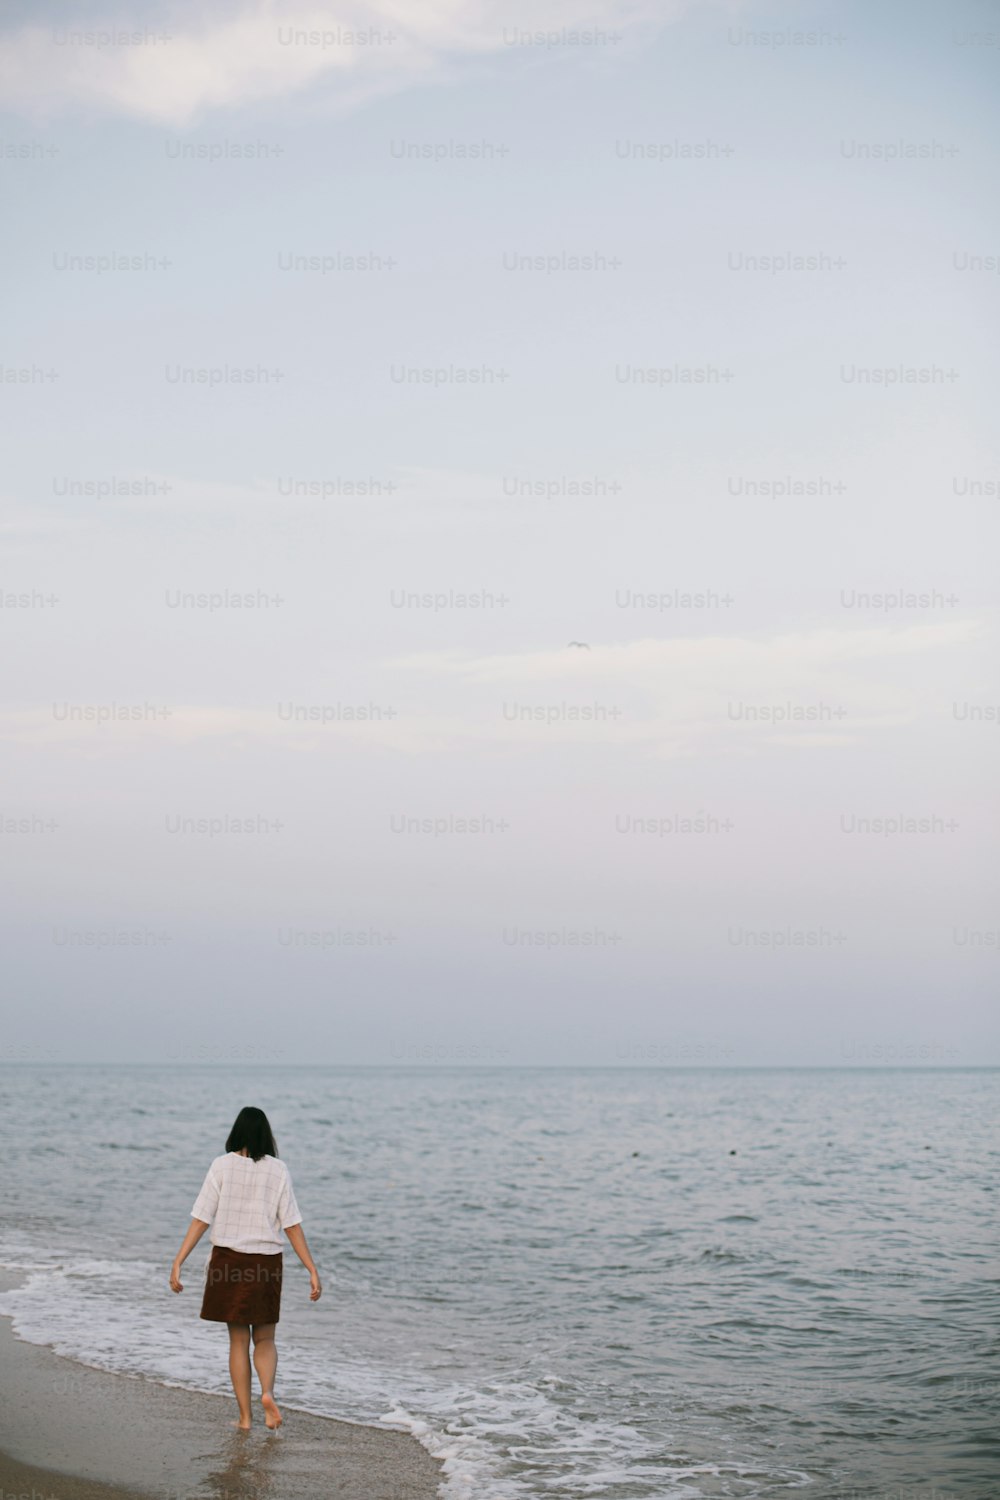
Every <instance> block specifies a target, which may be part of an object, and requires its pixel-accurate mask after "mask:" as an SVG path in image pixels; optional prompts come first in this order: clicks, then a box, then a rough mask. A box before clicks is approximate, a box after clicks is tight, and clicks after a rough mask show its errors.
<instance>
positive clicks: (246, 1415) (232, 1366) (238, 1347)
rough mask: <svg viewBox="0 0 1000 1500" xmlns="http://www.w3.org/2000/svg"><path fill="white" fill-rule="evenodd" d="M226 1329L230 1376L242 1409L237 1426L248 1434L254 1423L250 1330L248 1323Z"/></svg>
mask: <svg viewBox="0 0 1000 1500" xmlns="http://www.w3.org/2000/svg"><path fill="white" fill-rule="evenodd" d="M226 1327H227V1328H228V1329H229V1375H230V1379H231V1380H232V1382H233V1390H234V1391H235V1393H236V1404H237V1405H238V1406H239V1409H240V1420H239V1421H238V1422H237V1423H236V1424H235V1425H236V1426H237V1427H242V1428H243V1429H244V1431H247V1432H248V1431H249V1430H250V1424H251V1421H252V1407H251V1405H250V1395H251V1391H250V1328H249V1325H248V1324H246V1323H227V1324H226Z"/></svg>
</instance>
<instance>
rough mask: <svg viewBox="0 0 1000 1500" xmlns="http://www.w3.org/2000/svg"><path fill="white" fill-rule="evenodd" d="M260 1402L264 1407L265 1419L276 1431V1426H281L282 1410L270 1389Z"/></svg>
mask: <svg viewBox="0 0 1000 1500" xmlns="http://www.w3.org/2000/svg"><path fill="white" fill-rule="evenodd" d="M260 1404H261V1406H262V1407H263V1408H264V1421H265V1422H266V1423H267V1425H268V1427H269V1428H270V1429H271V1431H272V1432H274V1431H275V1429H276V1428H278V1427H280V1426H281V1412H280V1411H279V1410H278V1403H277V1402H276V1401H275V1399H274V1397H273V1396H272V1395H271V1393H270V1391H268V1392H267V1393H266V1394H265V1395H263V1396H261V1398H260Z"/></svg>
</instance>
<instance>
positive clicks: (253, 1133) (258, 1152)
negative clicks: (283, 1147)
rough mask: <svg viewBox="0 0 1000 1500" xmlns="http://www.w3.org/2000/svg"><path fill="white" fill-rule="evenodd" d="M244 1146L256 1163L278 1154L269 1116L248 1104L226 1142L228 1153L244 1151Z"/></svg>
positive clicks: (238, 1116)
mask: <svg viewBox="0 0 1000 1500" xmlns="http://www.w3.org/2000/svg"><path fill="white" fill-rule="evenodd" d="M244 1146H245V1147H246V1148H247V1155H248V1156H252V1157H253V1159H254V1161H260V1159H261V1157H262V1156H277V1154H278V1147H277V1145H276V1144H275V1140H274V1136H273V1135H272V1134H271V1127H270V1125H269V1124H268V1120H267V1115H266V1114H265V1113H264V1111H263V1110H262V1109H254V1107H253V1105H252V1104H247V1105H245V1106H244V1107H243V1109H241V1110H240V1112H239V1114H238V1115H237V1116H236V1119H235V1120H234V1121H233V1128H232V1130H231V1131H230V1132H229V1139H228V1140H227V1141H226V1150H227V1151H242V1150H243V1147H244Z"/></svg>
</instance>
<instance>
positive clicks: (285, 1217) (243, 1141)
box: [170, 1107, 323, 1432]
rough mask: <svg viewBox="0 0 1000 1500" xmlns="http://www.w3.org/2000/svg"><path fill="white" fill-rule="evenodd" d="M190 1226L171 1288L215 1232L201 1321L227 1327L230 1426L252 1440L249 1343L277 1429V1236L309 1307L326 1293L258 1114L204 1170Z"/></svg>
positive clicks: (248, 1116)
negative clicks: (298, 1267) (298, 1272)
mask: <svg viewBox="0 0 1000 1500" xmlns="http://www.w3.org/2000/svg"><path fill="white" fill-rule="evenodd" d="M191 1219H192V1221H193V1222H192V1224H191V1227H190V1229H189V1230H188V1232H187V1234H186V1235H185V1236H184V1243H183V1244H182V1245H181V1248H180V1249H179V1250H178V1252H177V1259H176V1260H175V1261H174V1263H173V1266H172V1267H171V1269H170V1286H171V1289H172V1290H173V1291H175V1292H182V1291H183V1290H184V1287H183V1285H182V1283H181V1267H182V1266H183V1264H184V1262H185V1261H186V1260H187V1258H188V1256H189V1255H190V1254H191V1251H192V1250H193V1249H194V1247H195V1245H197V1243H198V1241H199V1240H200V1239H201V1237H202V1235H203V1234H204V1233H205V1230H206V1229H207V1228H208V1227H209V1225H211V1226H212V1255H211V1258H210V1260H209V1262H208V1269H207V1271H206V1273H205V1295H204V1297H203V1299H202V1304H201V1316H202V1317H203V1318H206V1319H208V1320H209V1321H210V1322H213V1323H228V1325H229V1374H230V1376H231V1377H232V1382H233V1390H234V1391H235V1393H236V1403H237V1405H238V1407H239V1411H240V1418H239V1421H238V1422H236V1423H234V1426H236V1427H239V1428H241V1429H242V1430H243V1431H244V1432H249V1430H250V1424H251V1407H250V1393H251V1375H250V1340H251V1338H252V1339H253V1362H254V1366H255V1367H256V1370H257V1378H258V1379H259V1381H260V1400H261V1405H262V1406H263V1408H264V1421H265V1423H266V1424H267V1426H268V1427H269V1428H271V1429H272V1431H273V1430H274V1429H275V1428H278V1427H280V1426H281V1412H280V1411H279V1410H278V1407H277V1404H276V1403H275V1399H274V1375H275V1371H276V1369H277V1366H278V1351H277V1349H276V1347H275V1343H274V1328H275V1324H276V1323H277V1321H278V1318H279V1315H280V1312H281V1264H282V1255H281V1252H282V1245H283V1243H284V1242H283V1241H282V1238H281V1231H282V1230H284V1232H285V1234H287V1236H288V1239H289V1241H290V1243H291V1246H292V1249H293V1250H294V1251H295V1253H296V1255H297V1256H298V1257H299V1260H300V1261H301V1262H302V1264H303V1265H304V1266H305V1268H306V1270H307V1271H308V1272H309V1299H310V1301H311V1302H316V1301H318V1300H319V1297H320V1295H321V1293H322V1291H323V1288H322V1286H321V1285H320V1280H319V1275H318V1273H317V1271H316V1267H315V1265H314V1264H313V1258H312V1256H311V1255H310V1254H309V1246H308V1245H307V1244H306V1237H305V1235H304V1234H303V1232H302V1215H301V1214H300V1213H299V1209H298V1204H297V1203H296V1202H295V1193H294V1191H293V1189H292V1179H291V1177H290V1176H289V1175H288V1168H287V1167H286V1166H285V1164H284V1162H283V1161H279V1160H278V1148H277V1146H276V1145H275V1143H274V1136H273V1135H272V1134H271V1127H270V1125H269V1124H268V1121H267V1115H265V1113H264V1111H263V1110H262V1109H254V1108H252V1107H247V1108H246V1109H241V1110H240V1112H239V1114H238V1115H237V1116H236V1122H235V1124H234V1125H233V1128H232V1130H231V1131H230V1132H229V1139H228V1140H227V1141H226V1154H225V1156H217V1157H216V1158H215V1160H214V1161H213V1163H212V1165H211V1166H210V1167H209V1169H208V1175H207V1176H206V1178H205V1181H204V1184H203V1186H202V1189H201V1192H200V1193H199V1194H198V1197H197V1199H196V1201H195V1205H194V1208H192V1210H191Z"/></svg>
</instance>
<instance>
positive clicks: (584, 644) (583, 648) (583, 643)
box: [568, 641, 590, 651]
mask: <svg viewBox="0 0 1000 1500" xmlns="http://www.w3.org/2000/svg"><path fill="white" fill-rule="evenodd" d="M568 644H569V645H570V646H579V648H580V650H581V651H589V650H590V647H589V646H588V645H587V642H586V641H569V642H568Z"/></svg>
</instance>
